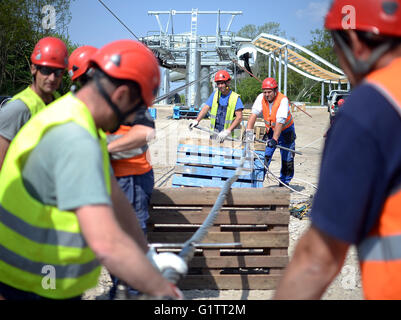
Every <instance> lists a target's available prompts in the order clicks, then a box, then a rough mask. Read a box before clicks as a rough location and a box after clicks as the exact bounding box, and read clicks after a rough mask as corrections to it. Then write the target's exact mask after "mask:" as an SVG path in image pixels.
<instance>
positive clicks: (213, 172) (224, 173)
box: [174, 165, 264, 181]
mask: <svg viewBox="0 0 401 320" xmlns="http://www.w3.org/2000/svg"><path fill="white" fill-rule="evenodd" d="M174 172H175V173H176V174H184V175H187V176H194V175H197V176H207V177H221V178H231V177H232V176H233V175H234V174H235V169H223V168H222V167H213V168H206V167H198V166H184V165H177V166H176V167H175V170H174ZM244 173H245V174H243V175H240V176H239V177H238V179H240V180H249V181H254V180H257V181H263V180H264V171H263V170H262V169H254V170H252V171H248V172H247V171H245V170H244Z"/></svg>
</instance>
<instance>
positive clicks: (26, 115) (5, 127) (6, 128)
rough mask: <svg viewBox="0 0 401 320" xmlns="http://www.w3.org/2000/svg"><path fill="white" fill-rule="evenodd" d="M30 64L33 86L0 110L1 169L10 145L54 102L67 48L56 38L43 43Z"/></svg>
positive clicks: (64, 64)
mask: <svg viewBox="0 0 401 320" xmlns="http://www.w3.org/2000/svg"><path fill="white" fill-rule="evenodd" d="M31 62H32V64H31V74H32V77H33V82H32V84H31V85H30V86H29V87H27V88H26V89H24V90H23V91H21V92H20V93H18V94H16V95H15V96H14V97H13V98H12V99H11V101H9V102H7V103H6V104H5V105H3V106H2V108H1V109H0V169H1V167H2V165H3V161H4V158H5V156H6V153H7V150H8V147H9V145H10V142H11V140H12V139H14V137H15V135H16V134H17V133H18V131H19V130H20V129H21V127H22V126H23V125H24V124H25V123H26V122H27V121H28V120H29V119H30V118H31V117H32V116H33V115H34V114H36V113H37V112H39V111H40V110H42V109H43V108H45V106H46V105H47V104H49V103H51V102H52V101H54V100H55V95H54V94H55V91H56V90H57V89H58V88H59V87H60V84H61V81H62V77H63V73H64V71H65V68H67V63H68V51H67V47H66V45H65V43H64V42H63V41H61V40H60V39H57V38H53V37H46V38H43V39H40V40H39V41H38V43H37V44H36V46H35V48H34V50H33V52H32V55H31Z"/></svg>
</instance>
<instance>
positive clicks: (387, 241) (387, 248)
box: [358, 235, 401, 261]
mask: <svg viewBox="0 0 401 320" xmlns="http://www.w3.org/2000/svg"><path fill="white" fill-rule="evenodd" d="M358 256H359V259H360V260H361V261H391V260H400V259H401V235H394V236H387V237H368V238H366V239H365V240H364V241H362V242H361V243H360V244H359V246H358Z"/></svg>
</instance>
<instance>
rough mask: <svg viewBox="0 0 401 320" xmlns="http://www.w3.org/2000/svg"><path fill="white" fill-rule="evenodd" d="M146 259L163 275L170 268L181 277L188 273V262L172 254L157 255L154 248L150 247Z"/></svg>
mask: <svg viewBox="0 0 401 320" xmlns="http://www.w3.org/2000/svg"><path fill="white" fill-rule="evenodd" d="M146 257H147V258H148V259H149V261H150V263H151V264H152V265H153V266H154V267H155V268H157V269H158V270H159V271H160V272H161V273H163V271H164V270H166V269H168V268H171V269H174V271H176V272H177V273H178V274H179V275H181V276H185V275H186V274H187V272H188V266H187V264H186V262H185V261H184V260H183V259H182V258H181V257H180V256H178V255H176V254H174V253H172V252H162V253H157V252H156V250H155V249H154V248H153V247H150V248H149V251H148V252H147V253H146Z"/></svg>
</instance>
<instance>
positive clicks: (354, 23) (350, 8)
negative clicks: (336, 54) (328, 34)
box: [325, 0, 401, 37]
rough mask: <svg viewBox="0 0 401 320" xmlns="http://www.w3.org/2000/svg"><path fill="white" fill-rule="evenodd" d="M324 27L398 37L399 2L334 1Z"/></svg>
mask: <svg viewBox="0 0 401 320" xmlns="http://www.w3.org/2000/svg"><path fill="white" fill-rule="evenodd" d="M325 27H326V29H328V30H341V29H355V30H360V31H365V32H372V33H374V34H377V35H387V36H395V37H400V36H401V0H363V1H361V0H334V1H333V4H332V6H331V8H330V9H329V11H328V13H327V15H326V21H325Z"/></svg>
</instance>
